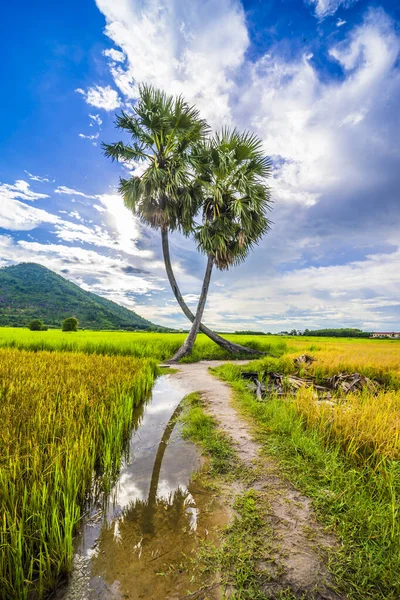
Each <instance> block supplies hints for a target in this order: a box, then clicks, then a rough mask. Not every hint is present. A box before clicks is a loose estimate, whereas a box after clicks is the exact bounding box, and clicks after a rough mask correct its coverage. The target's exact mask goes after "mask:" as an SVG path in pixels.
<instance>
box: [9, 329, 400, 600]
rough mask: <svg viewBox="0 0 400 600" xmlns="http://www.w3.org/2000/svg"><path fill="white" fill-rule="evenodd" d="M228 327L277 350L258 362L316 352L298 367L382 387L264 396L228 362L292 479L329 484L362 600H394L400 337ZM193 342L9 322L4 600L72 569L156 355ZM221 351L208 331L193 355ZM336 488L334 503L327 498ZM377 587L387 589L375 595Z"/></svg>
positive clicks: (31, 593) (286, 364) (287, 367)
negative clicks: (92, 501) (78, 539)
mask: <svg viewBox="0 0 400 600" xmlns="http://www.w3.org/2000/svg"><path fill="white" fill-rule="evenodd" d="M226 337H228V338H229V339H231V340H233V341H236V342H238V343H241V344H244V345H248V346H251V347H253V348H257V349H260V350H262V351H264V352H266V356H265V357H262V358H260V359H259V360H257V361H254V362H253V363H250V365H249V368H250V369H257V370H258V371H260V372H262V371H265V370H267V371H268V370H271V371H278V372H283V373H286V374H289V373H294V372H295V371H296V367H295V364H294V358H296V357H297V356H298V355H299V354H302V353H305V352H307V353H309V354H311V355H312V356H313V357H314V358H315V359H316V360H315V362H313V363H312V365H310V366H309V367H308V368H307V370H305V367H302V368H301V370H300V375H302V374H303V375H304V374H305V373H308V374H310V375H313V376H315V377H316V379H317V381H319V382H321V381H323V380H324V379H325V378H327V377H330V376H331V375H334V374H336V373H338V372H349V373H352V372H355V371H357V372H360V373H362V374H364V375H366V376H368V377H370V378H372V379H374V380H376V381H378V382H379V383H380V384H381V390H380V391H379V393H378V394H377V395H373V394H368V393H366V392H364V393H361V394H352V395H348V396H346V397H339V398H336V399H335V404H334V406H332V405H330V404H323V403H320V404H318V403H316V402H315V398H314V397H313V396H312V393H311V391H310V390H307V389H302V390H300V392H299V393H298V394H297V395H296V397H295V398H292V399H290V400H284V401H282V400H281V399H273V398H272V399H270V401H269V402H266V403H261V404H260V403H259V402H257V401H256V400H255V399H254V398H253V396H252V395H249V392H248V391H246V387H245V384H244V383H243V382H242V381H241V380H240V368H239V367H238V366H225V367H223V368H222V369H221V370H220V373H221V375H222V376H224V377H225V378H226V379H228V380H229V381H230V382H231V383H232V384H233V385H234V387H235V388H236V389H237V390H238V392H239V393H240V395H241V398H242V406H243V408H244V410H245V411H247V412H248V413H250V414H251V415H252V417H253V418H254V419H255V421H256V423H258V426H259V427H260V430H261V431H262V432H263V433H262V435H263V436H264V438H263V439H265V440H266V441H265V443H266V446H268V445H270V451H272V452H273V451H276V449H278V448H279V449H280V450H279V451H280V453H281V456H282V457H284V456H286V459H285V460H286V463H285V464H286V465H290V464H295V465H296V469H295V470H294V471H291V472H290V473H291V476H292V477H293V478H294V479H295V480H296V478H297V479H298V482H299V485H303V486H304V487H305V489H306V491H307V493H310V495H311V496H312V495H313V493H315V494H317V492H315V490H316V489H319V488H318V485H320V486H322V487H321V490H322V491H320V492H318V494H320V495H318V494H317V496H316V502H317V504H318V502H320V503H321V506H323V509H321V510H322V512H323V510H325V511H327V514H330V513H329V510H331V512H332V514H331V516H330V517H329V518H328V517H326V518H327V521H328V522H329V524H331V525H332V524H333V526H334V527H337V528H339V530H340V528H342V529H343V528H345V529H346V528H347V529H346V531H345V530H343V540H345V541H344V546H343V547H344V548H347V550H346V552H347V553H348V556H349V557H350V558H349V559H348V560H349V566H348V569H347V571H348V572H347V575H346V576H347V577H350V575H349V573H350V574H351V573H353V579H354V578H355V580H356V582H359V581H360V580H362V581H363V582H364V583H363V586H364V587H363V588H362V589H363V590H364V591H363V592H362V594H365V596H362V594H361V595H360V596H357V594H355V595H354V598H358V597H360V598H361V597H370V598H396V596H393V595H390V594H389V593H388V592H387V590H390V589H395V590H396V594H397V593H398V594H400V582H398V585H397V584H396V585H397V587H396V586H395V584H394V583H393V582H394V578H395V577H396V576H395V575H393V573H394V572H399V571H400V541H398V540H400V520H399V514H398V507H399V502H400V483H399V481H400V467H399V465H400V463H399V460H400V342H399V341H390V340H369V339H363V340H357V339H338V338H315V337H312V338H306V337H277V336H259V335H258V336H251V335H227V336H226ZM184 338H185V334H160V333H134V332H93V331H78V332H76V333H65V332H62V331H55V330H54V331H51V330H49V331H44V332H41V331H39V332H31V331H29V330H25V329H15V328H0V420H1V423H2V427H1V430H0V431H1V432H0V510H1V519H2V520H1V525H0V599H1V600H6V599H7V600H8V599H9V598H18V599H21V600H31V599H35V600H36V599H40V598H42V597H45V595H46V593H47V591H48V590H51V589H54V587H55V586H56V585H57V583H58V582H59V581H60V580H61V579H62V578H63V577H64V576H65V575H66V574H67V573H68V572H69V570H70V566H71V560H72V553H73V544H72V540H73V536H74V532H75V530H76V527H77V525H78V524H79V521H80V519H81V517H82V513H83V511H84V507H85V504H86V503H87V501H88V498H89V496H88V495H89V494H90V493H91V491H92V492H93V491H94V490H96V489H97V490H100V489H102V490H107V489H108V487H109V486H110V484H111V482H112V480H113V477H114V476H115V473H116V472H117V470H118V468H119V465H120V460H121V455H122V453H123V449H124V445H125V443H126V440H127V437H128V435H129V432H130V427H131V424H132V409H133V407H134V406H135V405H137V404H138V403H139V402H140V401H141V400H142V399H143V398H144V396H145V395H146V394H147V393H148V392H149V391H150V389H151V387H152V383H153V380H154V377H155V374H156V370H157V367H156V361H161V360H165V359H167V358H169V357H171V356H172V355H173V353H174V352H175V351H176V350H177V349H178V347H179V346H180V344H181V343H182V341H183V339H184ZM220 358H228V356H227V355H226V353H225V352H224V351H223V350H221V349H220V348H219V347H218V346H216V345H215V344H214V343H213V342H211V341H209V340H208V338H206V337H205V336H203V335H200V336H199V337H198V340H197V342H196V345H195V348H194V352H193V353H192V355H191V356H190V357H188V360H190V361H196V360H200V359H220ZM317 448H319V449H318V451H317ZM324 461H325V462H324ZM329 461H331V462H329ZM335 461H336V462H335ZM333 464H335V465H336V466H335V467H334V466H332V465H333ZM338 465H339V466H338ZM288 469H289V470H290V468H289V467H288ZM302 469H303V470H302ZM335 469H336V471H335ZM302 474H303V475H302ZM303 476H304V479H302V477H303ZM346 477H347V479H346ZM313 478H316V481H317V483H312V485H311V483H310V482H314V479H313ZM338 482H339V483H338ZM94 483H95V484H96V485H95V486H94ZM312 486H315V489H314V487H312ZM329 486H331V488H332V489H331V492H330V493H332V496H331V497H332V501H331V500H329V502H331V505H330V504H329V502H328V499H327V498H328V496H326V495H324V494H325V492H326V489H330V488H329ZM335 486H338V489H336V488H335ZM343 490H344V491H343ZM335 494H336V495H335ZM336 497H337V498H338V500H337V501H336V500H335V498H336ZM321 498H323V501H322V500H321ZM329 498H330V497H329ZM328 505H329V506H328ZM329 507H331V508H329ZM329 519H330V520H329ZM349 530H351V535H350V534H349V539H348V541H347V542H346V539H347V538H346V535H347V533H346V532H348V531H349ZM346 543H348V545H347V546H346ZM346 560H347V559H346ZM352 561H353V562H352ZM373 581H376V582H377V583H373ZM352 585H356V584H355V583H354V581H353V584H352ZM357 585H358V584H357ZM374 586H375V587H376V586H378V587H379V586H380V588H381V589H382V590H384V592H382V594H383V595H379V594H378V595H374V593H373V592H371V589H372V590H373V589H374ZM367 592H368V593H367ZM385 594H386V595H385ZM351 597H353V596H351Z"/></svg>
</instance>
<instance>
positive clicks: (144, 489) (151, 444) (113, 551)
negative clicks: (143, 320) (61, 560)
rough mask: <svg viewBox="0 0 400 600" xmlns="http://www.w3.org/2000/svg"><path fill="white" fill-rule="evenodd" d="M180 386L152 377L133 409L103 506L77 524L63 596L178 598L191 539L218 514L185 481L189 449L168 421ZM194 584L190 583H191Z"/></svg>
mask: <svg viewBox="0 0 400 600" xmlns="http://www.w3.org/2000/svg"><path fill="white" fill-rule="evenodd" d="M183 395H184V390H183V389H180V388H179V387H178V384H177V383H176V382H173V381H172V380H171V378H170V377H169V376H163V377H160V378H159V379H158V380H157V382H156V384H155V386H154V389H153V393H152V397H151V399H150V400H149V402H148V403H147V404H145V405H142V406H141V407H139V408H138V409H137V410H136V412H135V425H134V429H133V434H132V437H131V440H130V445H129V449H128V452H127V456H126V458H125V461H124V464H123V466H122V469H121V472H120V476H119V478H118V481H117V482H116V484H115V486H114V489H113V490H112V493H111V494H110V497H109V499H108V501H107V503H106V506H103V507H100V506H98V507H97V510H96V507H94V509H93V512H92V515H91V517H90V518H89V519H88V520H87V522H86V523H85V525H84V526H83V528H82V532H81V534H80V537H79V540H78V544H77V552H76V555H75V559H74V569H73V573H72V576H71V579H70V582H69V584H68V587H67V589H66V590H64V591H63V592H61V593H59V595H58V596H57V597H58V598H62V599H63V600H78V599H79V600H85V599H88V600H89V599H94V598H101V599H104V600H106V599H119V598H129V599H132V600H136V599H139V598H146V599H149V600H152V599H154V600H155V599H157V600H158V599H161V598H166V599H168V598H171V599H172V598H173V599H178V598H182V597H184V596H185V595H186V594H187V593H189V592H190V591H192V590H193V589H197V588H198V587H199V583H198V582H196V583H194V584H193V583H191V581H190V579H191V574H190V573H189V574H188V573H185V574H184V573H183V570H184V569H183V565H184V564H185V565H186V568H187V567H188V565H190V558H191V557H192V556H194V555H195V553H196V551H197V549H198V546H199V540H200V539H204V538H207V537H212V538H214V537H215V531H216V530H217V529H218V527H219V526H220V525H221V524H222V525H223V524H225V522H226V515H225V513H224V511H223V509H222V507H221V506H219V505H218V502H217V501H216V499H215V498H214V496H213V495H212V494H209V493H208V492H207V491H206V490H202V489H201V488H200V487H199V485H198V484H194V483H193V482H191V479H190V478H191V474H192V473H193V472H194V471H195V470H197V469H198V467H199V457H198V454H197V452H196V449H195V447H194V446H193V445H192V444H190V443H187V442H186V441H185V440H183V439H182V437H181V435H180V426H179V424H177V423H176V420H177V417H178V415H179V412H180V410H181V409H180V407H179V403H180V401H181V399H182V397H183ZM196 586H197V587H196Z"/></svg>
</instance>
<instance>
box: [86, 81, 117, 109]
mask: <svg viewBox="0 0 400 600" xmlns="http://www.w3.org/2000/svg"><path fill="white" fill-rule="evenodd" d="M75 91H76V92H78V94H82V96H83V97H84V98H85V102H86V103H87V104H90V105H91V106H95V107H96V108H103V109H104V110H115V109H116V108H118V107H119V106H121V100H120V98H119V96H118V92H117V91H116V90H113V88H112V87H111V86H110V85H107V86H105V87H102V86H101V85H96V86H94V87H90V88H89V89H88V90H86V91H85V90H83V89H82V88H77V89H76V90H75Z"/></svg>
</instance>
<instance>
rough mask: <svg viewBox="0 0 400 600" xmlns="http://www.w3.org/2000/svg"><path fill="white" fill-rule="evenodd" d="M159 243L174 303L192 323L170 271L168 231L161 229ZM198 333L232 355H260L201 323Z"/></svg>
mask: <svg viewBox="0 0 400 600" xmlns="http://www.w3.org/2000/svg"><path fill="white" fill-rule="evenodd" d="M161 241H162V250H163V256H164V263H165V270H166V272H167V276H168V280H169V283H170V285H171V289H172V292H173V294H174V296H175V298H176V301H177V302H178V304H179V306H180V307H181V309H182V311H183V312H184V314H185V315H186V317H187V318H188V319H189V321H191V322H192V323H193V322H194V319H195V316H194V314H193V313H192V311H191V310H190V308H189V307H188V305H187V304H186V302H185V301H184V299H183V297H182V294H181V292H180V289H179V287H178V284H177V281H176V279H175V275H174V272H173V270H172V265H171V257H170V254H169V242H168V230H167V229H161ZM199 331H201V332H202V333H204V334H205V335H207V336H208V337H209V338H210V340H212V341H213V342H215V343H216V344H218V345H219V346H221V348H224V350H227V351H228V352H232V354H239V353H240V354H262V353H261V352H259V351H257V350H254V349H253V348H247V347H246V346H241V345H240V344H234V343H233V342H230V341H228V340H226V339H225V338H223V337H221V336H219V335H218V334H217V333H214V331H211V329H208V327H206V326H205V325H203V323H201V322H200V326H199Z"/></svg>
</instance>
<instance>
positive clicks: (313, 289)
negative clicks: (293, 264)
mask: <svg viewBox="0 0 400 600" xmlns="http://www.w3.org/2000/svg"><path fill="white" fill-rule="evenodd" d="M399 286H400V247H399V248H397V250H396V251H395V252H392V253H390V254H375V255H371V256H367V257H366V258H365V259H364V260H360V261H353V262H350V263H348V264H345V265H332V266H327V267H308V268H304V269H296V270H293V271H290V272H289V273H286V274H283V275H275V276H272V277H269V276H268V277H263V276H262V274H259V275H258V276H257V277H254V278H248V279H247V282H246V288H243V285H241V283H239V282H231V285H230V293H229V298H230V299H229V307H227V305H226V302H225V301H224V298H226V292H224V293H223V294H221V293H220V292H212V293H211V295H210V299H209V303H208V308H207V312H206V317H205V319H207V321H208V322H210V323H211V326H218V324H221V323H222V322H223V320H224V312H225V313H226V312H228V316H229V317H231V318H230V319H229V321H225V324H226V327H227V329H231V330H234V329H236V328H237V327H240V326H243V322H244V321H243V318H242V315H244V314H246V315H249V316H250V319H251V321H252V327H253V328H260V329H264V330H271V329H272V330H275V331H278V330H279V329H282V328H286V327H288V326H290V325H291V326H292V327H298V328H305V327H307V326H308V327H310V326H312V327H323V326H326V325H327V324H330V325H331V326H346V325H348V326H352V327H354V326H355V327H358V326H360V324H361V326H362V327H364V328H367V327H368V328H372V329H374V328H379V327H383V326H384V325H385V323H386V324H387V325H388V326H392V327H395V326H396V317H395V316H394V315H393V314H390V313H388V312H387V311H386V310H385V309H386V308H388V307H399V305H400V300H399V298H398V289H399ZM249 289H253V290H256V292H255V293H254V294H253V295H249V293H248V290H249ZM254 315H257V318H256V319H255V318H254ZM225 318H226V317H225ZM283 326H285V327H283ZM397 327H398V323H397Z"/></svg>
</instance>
